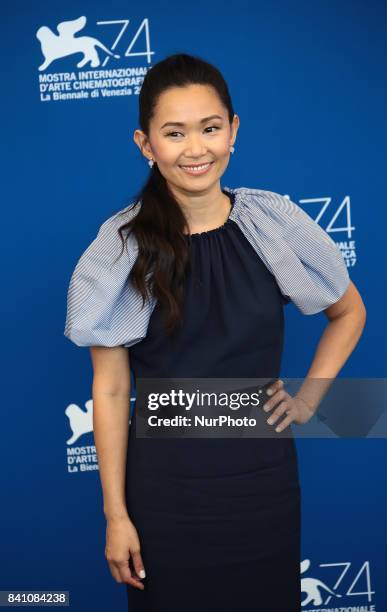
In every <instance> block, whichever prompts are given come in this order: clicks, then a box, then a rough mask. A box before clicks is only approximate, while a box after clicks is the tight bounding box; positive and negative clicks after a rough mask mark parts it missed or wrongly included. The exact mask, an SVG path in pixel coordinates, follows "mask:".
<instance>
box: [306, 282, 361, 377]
mask: <svg viewBox="0 0 387 612" xmlns="http://www.w3.org/2000/svg"><path fill="white" fill-rule="evenodd" d="M324 313H325V314H326V316H327V318H328V320H329V323H328V325H327V326H326V328H325V330H324V333H323V334H322V336H321V338H320V341H319V343H318V345H317V350H316V354H315V357H314V359H313V362H312V364H311V366H310V368H309V370H308V373H307V376H308V377H311V378H334V377H335V376H336V375H337V374H338V372H339V371H340V370H341V368H342V367H343V365H344V364H345V362H346V361H347V359H348V357H349V356H350V354H351V353H352V351H353V349H354V348H355V346H356V344H357V343H358V341H359V338H360V336H361V334H362V332H363V329H364V326H365V322H366V308H365V306H364V302H363V300H362V298H361V296H360V293H359V292H358V290H357V289H356V286H355V285H354V284H353V282H352V281H350V282H349V286H348V289H347V291H346V292H345V293H344V295H343V296H342V297H341V298H340V300H339V301H338V302H336V303H335V304H332V306H329V308H327V309H326V310H324Z"/></svg>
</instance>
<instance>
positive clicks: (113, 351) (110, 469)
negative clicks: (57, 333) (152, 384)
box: [90, 346, 144, 590]
mask: <svg viewBox="0 0 387 612" xmlns="http://www.w3.org/2000/svg"><path fill="white" fill-rule="evenodd" d="M90 352H91V359H92V364H93V386H92V395H93V429H94V441H95V446H96V451H97V457H98V465H99V472H100V480H101V485H102V492H103V510H104V514H105V517H106V521H107V527H106V549H105V555H106V559H107V561H108V563H109V566H110V570H111V572H112V575H113V577H114V578H115V579H116V580H117V582H127V583H129V584H131V585H132V586H135V587H137V588H139V589H141V590H142V589H144V585H143V584H142V582H141V580H140V579H139V578H141V577H142V578H143V577H144V575H143V574H140V572H141V571H142V570H143V571H144V564H143V562H142V558H141V554H140V542H139V537H138V533H137V530H136V528H135V526H134V525H133V523H132V522H131V520H130V517H129V515H128V511H127V507H126V499H125V479H126V457H127V448H128V431H129V416H130V361H129V349H128V348H126V347H124V346H115V347H103V346H92V347H90ZM129 560H131V562H132V568H131V567H130V565H129ZM136 574H137V576H136Z"/></svg>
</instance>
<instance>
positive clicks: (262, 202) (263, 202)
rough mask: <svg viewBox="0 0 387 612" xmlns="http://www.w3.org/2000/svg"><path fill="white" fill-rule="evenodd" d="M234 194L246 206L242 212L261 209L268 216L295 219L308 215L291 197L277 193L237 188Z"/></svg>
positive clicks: (266, 190)
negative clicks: (298, 216)
mask: <svg viewBox="0 0 387 612" xmlns="http://www.w3.org/2000/svg"><path fill="white" fill-rule="evenodd" d="M234 192H235V194H236V195H237V199H239V200H240V201H241V202H242V203H243V205H244V206H242V207H241V208H242V210H243V209H245V210H249V211H251V212H254V209H255V210H258V209H260V210H262V211H263V212H266V213H268V214H272V215H275V214H277V216H283V217H285V216H288V217H294V216H295V215H296V216H297V215H301V216H302V214H303V213H304V214H307V213H305V212H304V211H303V210H302V208H301V207H300V206H299V205H298V204H296V203H295V202H293V201H292V200H291V199H290V198H289V196H287V195H282V194H280V193H277V192H276V191H270V190H268V189H254V188H251V187H237V188H236V189H234ZM308 217H309V215H308ZM309 218H311V217H309Z"/></svg>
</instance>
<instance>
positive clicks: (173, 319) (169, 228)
mask: <svg viewBox="0 0 387 612" xmlns="http://www.w3.org/2000/svg"><path fill="white" fill-rule="evenodd" d="M190 84H200V85H210V86H211V87H213V88H214V89H215V91H216V92H217V93H218V95H219V98H220V100H221V102H222V103H223V105H224V106H225V107H226V108H227V111H228V116H229V122H230V125H231V123H232V120H233V117H234V110H233V106H232V102H231V98H230V94H229V91H228V87H227V84H226V82H225V80H224V78H223V76H222V74H221V73H220V72H219V70H218V69H217V68H215V66H212V65H211V64H209V63H208V62H206V61H204V60H202V59H200V58H199V57H194V56H192V55H187V54H185V53H180V54H176V55H171V56H169V57H167V58H165V59H164V60H162V61H160V62H158V63H157V64H155V65H154V66H153V67H152V68H151V69H150V70H149V71H148V72H147V74H146V76H145V78H144V81H143V84H142V87H141V90H140V94H139V124H140V127H141V130H142V131H143V132H144V133H145V134H146V136H149V125H150V121H151V119H152V117H153V115H154V111H155V107H156V104H157V101H158V99H159V96H160V94H161V93H163V92H164V91H166V90H167V89H169V88H171V87H185V86H187V85H190ZM134 199H135V200H136V201H135V204H134V206H136V205H138V204H139V203H140V202H139V200H141V202H142V205H141V208H140V210H139V212H138V213H137V214H136V215H135V217H134V218H132V219H131V220H130V221H129V222H128V223H126V224H125V225H122V226H121V227H120V228H119V233H120V236H121V239H122V241H123V242H124V240H123V237H122V232H123V231H124V230H130V231H131V232H133V234H134V236H135V238H136V241H137V243H138V255H137V259H136V262H135V264H134V266H133V269H132V271H131V281H132V283H133V285H134V286H135V287H136V289H138V291H139V292H140V293H141V295H142V298H143V305H144V303H145V300H146V299H147V298H148V297H149V295H150V294H151V295H152V296H153V297H155V298H156V299H157V300H158V302H159V303H160V307H161V308H162V311H163V316H164V322H165V324H166V329H167V332H168V333H171V332H172V331H173V330H174V329H175V328H176V326H177V325H178V324H179V323H181V322H182V313H181V307H182V304H183V301H184V294H183V291H184V280H185V277H186V273H187V271H188V270H189V269H190V245H189V242H188V241H187V240H186V239H185V238H184V234H183V231H184V230H188V229H189V228H188V226H187V221H186V218H185V215H184V213H183V211H182V209H181V207H180V206H179V204H178V202H177V201H176V199H175V198H174V196H173V194H172V193H171V191H170V190H169V189H168V185H167V181H166V180H165V178H164V177H163V175H162V174H161V173H160V171H159V169H158V166H157V163H154V164H153V167H152V169H151V171H150V173H149V176H148V178H147V180H146V182H145V183H144V185H143V186H142V188H141V190H140V191H139V192H138V193H137V194H136V195H135V196H134ZM148 275H149V278H148V280H147V277H148Z"/></svg>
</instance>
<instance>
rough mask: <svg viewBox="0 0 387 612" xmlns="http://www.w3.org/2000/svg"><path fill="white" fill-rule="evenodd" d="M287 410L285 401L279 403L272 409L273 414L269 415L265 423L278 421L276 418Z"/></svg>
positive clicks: (271, 423)
mask: <svg viewBox="0 0 387 612" xmlns="http://www.w3.org/2000/svg"><path fill="white" fill-rule="evenodd" d="M288 412H289V405H288V403H287V402H286V401H283V402H281V403H280V405H279V406H278V407H277V408H276V409H275V410H274V412H273V414H271V415H270V416H269V418H268V419H267V421H266V423H268V424H269V425H274V423H276V422H277V421H278V419H279V418H280V417H281V416H282V415H283V414H285V413H288Z"/></svg>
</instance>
